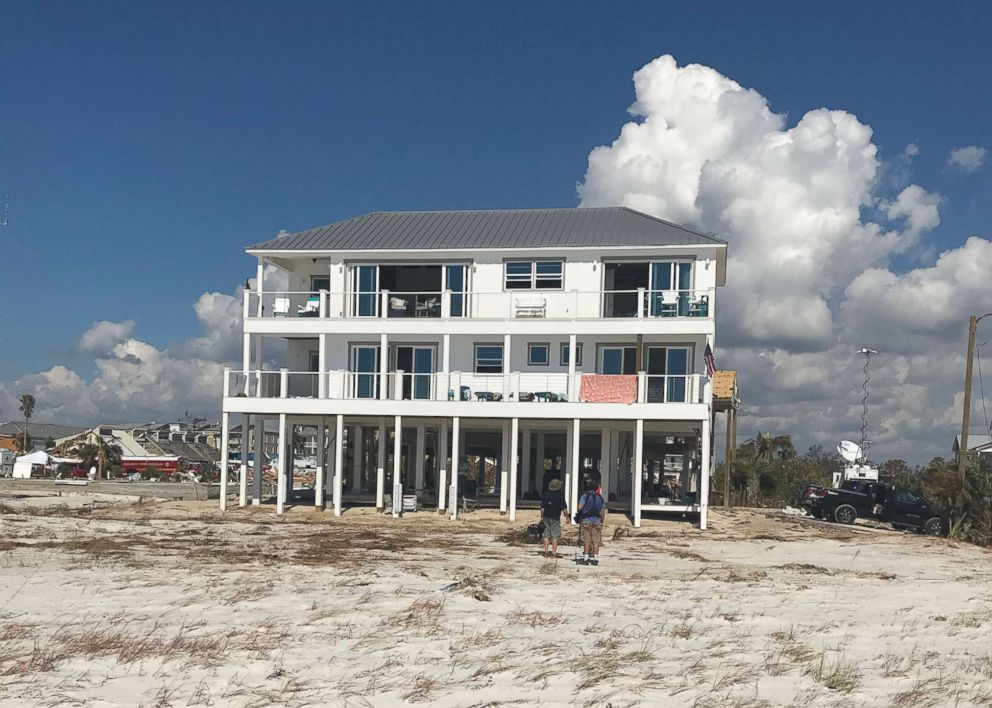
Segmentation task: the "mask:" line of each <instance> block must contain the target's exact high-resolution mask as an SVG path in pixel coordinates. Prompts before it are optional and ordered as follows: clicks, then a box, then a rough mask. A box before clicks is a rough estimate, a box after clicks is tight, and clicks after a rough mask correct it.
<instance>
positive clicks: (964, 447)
mask: <svg viewBox="0 0 992 708" xmlns="http://www.w3.org/2000/svg"><path fill="white" fill-rule="evenodd" d="M989 315H992V312H986V313H985V314H984V315H979V316H978V317H976V316H975V315H972V316H971V319H969V320H968V360H967V361H966V362H965V369H964V413H963V414H962V415H961V444H960V445H959V446H958V474H959V475H960V476H961V482H962V483H963V482H964V467H965V459H966V458H967V456H968V426H969V425H970V424H971V361H972V359H974V358H975V331H976V330H977V329H978V323H979V322H981V321H982V320H983V319H985V318H986V317H988V316H989Z"/></svg>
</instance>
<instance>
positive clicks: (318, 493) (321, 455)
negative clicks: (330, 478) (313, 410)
mask: <svg viewBox="0 0 992 708" xmlns="http://www.w3.org/2000/svg"><path fill="white" fill-rule="evenodd" d="M326 424H327V422H326V421H325V420H324V419H323V418H319V419H318V420H317V473H316V475H315V477H316V478H315V480H314V482H315V483H314V487H313V505H314V506H315V507H316V508H318V509H323V508H324V504H325V502H326V500H327V454H326V451H325V450H324V448H325V447H326V446H327V439H326V430H325V429H324V426H325V425H326Z"/></svg>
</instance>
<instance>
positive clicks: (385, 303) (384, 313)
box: [379, 290, 389, 317]
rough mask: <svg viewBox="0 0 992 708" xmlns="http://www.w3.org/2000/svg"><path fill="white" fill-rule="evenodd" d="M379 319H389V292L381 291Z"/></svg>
mask: <svg viewBox="0 0 992 708" xmlns="http://www.w3.org/2000/svg"><path fill="white" fill-rule="evenodd" d="M379 317H389V291H388V290H383V291H382V297H380V298H379Z"/></svg>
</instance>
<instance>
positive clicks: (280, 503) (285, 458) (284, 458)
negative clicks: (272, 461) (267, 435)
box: [276, 413, 292, 514]
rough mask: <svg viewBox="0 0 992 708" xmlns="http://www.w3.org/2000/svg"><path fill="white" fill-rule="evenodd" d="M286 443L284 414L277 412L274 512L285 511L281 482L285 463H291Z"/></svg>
mask: <svg viewBox="0 0 992 708" xmlns="http://www.w3.org/2000/svg"><path fill="white" fill-rule="evenodd" d="M286 448H287V444H286V414H285V413H280V414H279V453H278V454H279V467H278V472H279V474H278V475H276V514H282V513H284V512H285V511H286V485H285V484H283V479H284V478H285V476H286V464H287V462H288V463H289V464H292V462H291V460H290V458H291V454H286V453H287V450H286Z"/></svg>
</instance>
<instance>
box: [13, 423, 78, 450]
mask: <svg viewBox="0 0 992 708" xmlns="http://www.w3.org/2000/svg"><path fill="white" fill-rule="evenodd" d="M27 430H28V449H27V450H26V451H25V450H22V449H21V447H22V445H23V444H24V421H15V420H12V421H8V422H6V423H0V449H3V450H10V451H11V452H18V453H20V452H33V451H34V450H44V449H46V448H47V446H48V442H49V441H54V440H58V439H59V438H64V437H67V436H69V435H77V434H79V433H81V432H83V431H85V430H86V428H79V427H76V426H72V425H58V424H55V423H34V422H31V423H28V425H27Z"/></svg>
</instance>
